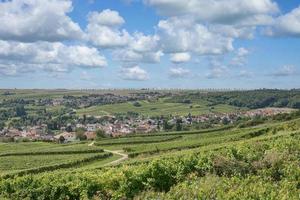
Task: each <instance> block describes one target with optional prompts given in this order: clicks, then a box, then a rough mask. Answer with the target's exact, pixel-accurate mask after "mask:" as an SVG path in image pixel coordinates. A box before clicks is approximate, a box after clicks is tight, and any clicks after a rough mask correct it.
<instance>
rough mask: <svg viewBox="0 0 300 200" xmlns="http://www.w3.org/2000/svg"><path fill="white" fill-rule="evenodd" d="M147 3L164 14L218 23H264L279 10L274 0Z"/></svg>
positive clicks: (158, 0)
mask: <svg viewBox="0 0 300 200" xmlns="http://www.w3.org/2000/svg"><path fill="white" fill-rule="evenodd" d="M145 3H146V4H147V5H149V6H152V7H154V8H156V9H157V11H158V13H159V14H161V15H164V16H171V17H172V16H184V15H189V16H191V17H194V18H195V19H196V20H199V21H205V22H210V23H218V24H238V23H243V24H244V21H248V22H250V23H252V24H253V23H255V24H264V23H265V22H266V19H267V18H269V15H270V14H274V13H277V12H278V11H279V8H278V5H277V3H276V2H274V1H272V0H218V1H216V0H186V1H182V0H145Z"/></svg>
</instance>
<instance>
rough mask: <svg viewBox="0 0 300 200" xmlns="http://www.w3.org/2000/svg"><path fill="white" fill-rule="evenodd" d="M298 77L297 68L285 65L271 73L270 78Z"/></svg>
mask: <svg viewBox="0 0 300 200" xmlns="http://www.w3.org/2000/svg"><path fill="white" fill-rule="evenodd" d="M295 75H299V72H298V70H297V68H296V67H295V66H293V65H285V66H283V67H281V68H280V69H278V70H277V71H275V72H274V73H271V76H277V77H285V76H295Z"/></svg>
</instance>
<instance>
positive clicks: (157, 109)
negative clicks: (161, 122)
mask: <svg viewBox="0 0 300 200" xmlns="http://www.w3.org/2000/svg"><path fill="white" fill-rule="evenodd" d="M140 103H141V105H142V106H141V107H135V106H133V104H132V103H131V102H129V103H120V104H113V105H103V106H92V107H89V108H83V109H79V110H77V114H79V115H83V114H87V115H98V116H101V115H107V114H115V113H127V112H128V111H132V112H137V113H139V114H141V115H145V116H159V115H170V114H172V115H187V114H188V113H191V114H193V115H200V114H207V113H210V112H221V113H223V112H232V111H235V110H238V108H236V107H233V106H229V105H217V106H214V109H210V107H209V106H207V102H205V101H201V102H195V103H193V104H191V105H192V107H190V106H191V105H190V104H183V103H166V102H164V101H163V100H159V101H157V102H148V101H140Z"/></svg>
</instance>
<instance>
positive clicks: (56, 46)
mask: <svg viewBox="0 0 300 200" xmlns="http://www.w3.org/2000/svg"><path fill="white" fill-rule="evenodd" d="M0 65H2V70H1V71H2V74H8V75H9V74H10V75H12V74H18V73H21V72H26V71H36V70H45V71H50V72H67V71H70V70H72V69H73V68H74V67H83V68H98V67H104V66H106V65H107V62H106V59H105V57H104V56H102V55H101V54H100V52H99V51H98V50H97V49H96V48H91V47H87V46H84V45H71V46H67V45H65V44H62V43H60V42H55V43H49V42H37V43H21V42H8V41H0ZM3 66H6V68H5V69H4V67H3Z"/></svg>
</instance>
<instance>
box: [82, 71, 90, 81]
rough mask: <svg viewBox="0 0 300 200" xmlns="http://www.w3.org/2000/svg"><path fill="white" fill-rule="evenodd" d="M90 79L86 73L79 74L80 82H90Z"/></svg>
mask: <svg viewBox="0 0 300 200" xmlns="http://www.w3.org/2000/svg"><path fill="white" fill-rule="evenodd" d="M91 79H92V77H91V76H90V75H89V74H88V73H87V72H86V71H83V72H81V74H80V80H83V81H90V80H91Z"/></svg>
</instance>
